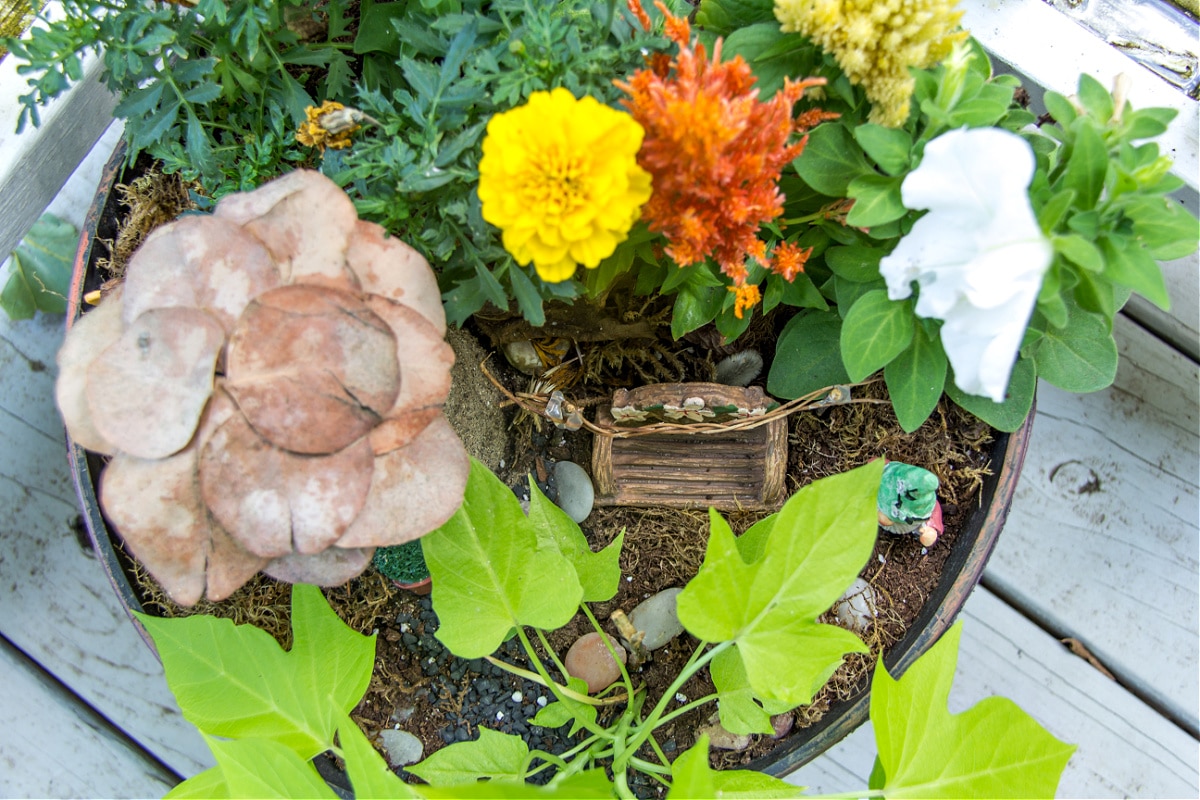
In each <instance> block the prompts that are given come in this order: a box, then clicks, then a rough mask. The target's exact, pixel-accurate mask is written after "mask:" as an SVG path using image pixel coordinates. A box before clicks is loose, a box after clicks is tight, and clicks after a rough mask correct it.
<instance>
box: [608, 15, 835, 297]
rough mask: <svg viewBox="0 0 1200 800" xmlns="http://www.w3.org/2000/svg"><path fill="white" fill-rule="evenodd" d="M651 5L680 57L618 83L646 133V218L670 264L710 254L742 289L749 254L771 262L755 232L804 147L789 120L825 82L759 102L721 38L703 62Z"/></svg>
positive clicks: (787, 88) (683, 30) (699, 51)
mask: <svg viewBox="0 0 1200 800" xmlns="http://www.w3.org/2000/svg"><path fill="white" fill-rule="evenodd" d="M656 5H657V6H658V7H659V9H660V10H662V12H663V14H664V15H665V16H666V19H667V22H666V30H665V32H666V35H667V36H668V37H669V38H670V39H672V40H673V41H674V42H675V43H676V44H677V45H679V54H678V55H676V56H675V57H674V58H673V59H670V60H669V61H665V62H664V61H663V60H662V59H659V60H657V61H654V62H652V63H651V66H650V67H649V68H647V69H642V70H639V71H637V72H636V73H634V74H633V75H632V76H631V77H630V78H629V80H628V81H625V82H617V86H619V87H620V88H622V89H623V90H624V91H625V92H626V94H627V95H628V96H629V98H628V99H627V100H625V101H624V104H625V106H626V107H627V108H628V109H629V111H630V113H631V114H632V115H633V118H634V119H635V120H637V121H638V123H640V124H641V126H642V127H643V128H645V130H646V141H645V143H644V144H643V145H642V149H641V152H640V153H639V154H638V162H639V163H640V164H641V165H642V166H643V167H645V168H646V169H647V170H648V171H649V172H650V174H651V175H653V176H654V194H653V195H652V196H651V197H650V202H649V203H647V204H646V207H645V209H644V210H643V212H642V216H643V218H644V219H645V220H646V221H647V222H648V223H649V226H650V229H651V230H652V231H655V232H657V233H662V234H664V235H665V237H666V239H667V242H668V245H667V247H666V249H665V251H666V254H667V255H668V256H670V257H671V258H672V259H673V260H674V261H675V263H677V264H679V265H680V266H688V265H690V264H695V263H698V262H700V261H703V260H704V259H705V258H708V257H711V258H713V259H715V260H716V262H717V263H718V264H719V265H720V267H721V271H722V272H724V273H725V274H726V275H728V276H729V277H730V278H731V279H732V280H733V282H734V285H735V286H741V285H743V284H744V283H745V280H746V276H747V266H746V259H747V258H753V259H755V260H756V261H758V262H759V263H761V264H763V265H764V266H766V267H771V263H770V262H771V259H770V257H769V256H768V255H767V253H766V246H765V245H764V243H763V242H762V241H760V240H759V238H758V228H759V226H760V225H761V224H762V223H764V222H768V221H770V220H772V219H774V218H776V217H777V216H779V214H780V213H782V211H783V201H784V197H783V194H782V193H781V192H780V191H779V186H778V182H779V177H780V173H781V172H782V170H783V168H784V166H785V165H787V164H789V163H790V162H791V161H792V160H793V159H795V158H796V157H797V156H799V155H800V153H801V151H802V150H803V149H804V141H805V140H804V139H800V140H799V141H796V142H791V139H792V135H793V133H796V132H798V131H803V130H806V127H801V126H800V125H799V124H798V122H797V121H796V120H794V119H793V118H792V107H793V105H794V104H795V103H796V101H797V100H799V99H800V97H801V96H802V95H803V94H804V92H805V90H806V89H808V88H809V87H812V86H817V85H821V84H823V83H824V80H823V79H808V80H803V81H792V80H787V81H785V85H784V87H783V89H781V90H780V91H779V92H778V93H776V95H775V96H774V97H773V98H771V99H770V100H768V101H765V102H764V101H760V100H759V99H758V90H757V89H755V87H754V83H755V78H754V75H753V73H752V72H751V70H750V66H749V65H748V64H747V63H746V62H745V61H744V60H743V59H742V58H741V56H736V57H734V58H733V59H732V60H730V61H728V62H726V63H721V41H720V40H717V43H716V44H715V45H714V46H713V53H712V59H711V60H709V58H708V54H707V52H706V50H705V47H704V45H702V44H700V43H696V44H695V45H692V44H691V43H690V38H691V31H690V28H689V26H688V23H687V20H685V19H681V18H678V17H673V16H671V14H670V13H669V12H668V11H667V9H666V7H665V6H663V4H662V3H657V4H656ZM630 7H631V8H633V9H634V11H635V13H637V10H638V9H640V7H641V6H640V3H638V0H632V1H631V2H630ZM824 118H828V115H825V116H821V117H820V118H819V119H816V120H815V121H811V124H814V125H815V124H816V122H819V121H820V119H824ZM793 275H794V271H793ZM740 298H741V295H739V300H740ZM739 316H740V315H739Z"/></svg>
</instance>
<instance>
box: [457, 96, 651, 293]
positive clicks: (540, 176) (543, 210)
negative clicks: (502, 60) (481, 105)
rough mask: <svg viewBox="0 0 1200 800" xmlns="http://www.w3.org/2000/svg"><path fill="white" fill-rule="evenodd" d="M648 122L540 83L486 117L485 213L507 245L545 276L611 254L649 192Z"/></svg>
mask: <svg viewBox="0 0 1200 800" xmlns="http://www.w3.org/2000/svg"><path fill="white" fill-rule="evenodd" d="M641 143H642V128H641V126H639V125H638V124H637V123H636V122H634V121H633V119H632V118H631V117H630V116H629V115H628V114H625V113H622V112H620V111H616V110H614V109H611V108H609V107H607V106H605V105H602V104H601V103H599V102H598V101H597V100H595V98H592V97H584V98H582V99H579V100H577V99H575V97H574V95H572V94H571V93H570V92H569V91H567V90H566V89H562V88H559V89H555V90H553V91H550V92H534V93H533V94H532V95H531V96H530V98H529V102H528V103H526V104H525V105H523V106H519V107H517V108H514V109H512V110H511V111H507V112H505V113H503V114H497V115H495V116H494V117H492V119H491V121H490V122H489V123H488V126H487V136H486V138H485V139H484V141H483V157H482V158H481V159H480V161H479V199H480V200H481V201H482V203H483V218H484V219H485V220H487V221H488V222H490V223H491V224H492V225H495V226H496V227H498V228H500V229H501V231H502V232H503V242H504V249H506V250H507V251H508V252H509V253H511V254H512V256H513V258H514V259H516V261H517V263H518V264H521V265H522V266H524V265H527V264H529V263H530V262H533V265H534V267H535V268H536V269H537V272H538V275H540V276H541V277H542V279H543V280H545V281H550V282H558V281H565V280H567V279H568V278H570V277H571V276H572V275H573V274H574V273H575V267H576V265H578V264H583V265H584V266H585V267H588V268H594V267H597V266H599V264H600V262H601V261H602V260H603V259H605V258H607V257H608V256H610V255H612V253H613V251H614V250H615V249H616V247H617V245H618V244H620V243H621V242H622V241H624V240H625V238H626V237H627V236H628V234H629V229H630V228H631V227H632V226H633V223H634V222H636V221H637V218H638V214H639V213H640V210H641V207H642V204H643V203H645V202H646V200H647V199H648V198H649V197H650V175H649V174H648V173H647V172H646V171H645V170H643V169H642V168H641V167H639V166H638V164H637V151H638V147H639V146H640V145H641Z"/></svg>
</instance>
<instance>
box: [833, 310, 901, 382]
mask: <svg viewBox="0 0 1200 800" xmlns="http://www.w3.org/2000/svg"><path fill="white" fill-rule="evenodd" d="M910 306H911V303H909V302H907V301H895V300H891V299H889V298H888V293H887V290H886V289H875V290H872V291H870V292H867V293H866V294H864V295H863V296H862V297H860V298H859V299H858V300H857V301H856V302H855V303H854V305H853V306H851V308H850V313H848V314H847V315H846V320H845V322H843V323H842V336H841V348H842V361H843V362H844V363H845V365H846V373H847V374H848V375H849V376H850V380H852V381H861V380H862V379H863V378H865V377H867V376H868V375H870V374H871V373H872V372H874V371H875V370H877V369H879V368H881V367H883V366H886V365H887V364H888V362H890V361H891V360H892V359H893V358H895V357H896V356H898V355H900V354H901V353H902V352H904V350H905V349H906V348H907V347H908V345H909V343H910V342H911V341H912V337H913V326H914V323H913V313H912V309H911V308H910Z"/></svg>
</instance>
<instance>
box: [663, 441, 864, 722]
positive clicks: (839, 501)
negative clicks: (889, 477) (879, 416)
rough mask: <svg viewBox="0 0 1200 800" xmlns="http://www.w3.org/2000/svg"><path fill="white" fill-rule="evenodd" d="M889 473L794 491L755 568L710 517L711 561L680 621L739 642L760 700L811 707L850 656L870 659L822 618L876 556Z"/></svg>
mask: <svg viewBox="0 0 1200 800" xmlns="http://www.w3.org/2000/svg"><path fill="white" fill-rule="evenodd" d="M882 470H883V465H882V462H880V461H875V462H872V463H871V464H867V465H865V466H863V467H859V468H858V469H855V470H851V471H850V472H846V473H843V474H841V475H835V476H832V477H829V478H824V479H822V480H819V481H816V482H815V483H812V484H810V485H809V486H806V487H805V488H803V489H801V490H800V491H799V492H797V493H796V494H794V495H793V496H792V497H791V498H790V499H789V500H788V501H787V503H785V504H784V506H783V508H782V509H781V510H780V511H779V515H778V517H777V518H776V520H775V522H774V524H773V527H772V530H771V532H770V535H769V536H768V537H767V543H766V547H765V552H764V554H763V556H762V558H761V559H760V560H758V561H755V562H754V563H752V564H747V563H746V562H745V561H744V560H743V558H742V555H741V552H740V551H739V549H738V547H737V543H736V540H735V538H734V536H733V532H732V531H731V530H730V529H729V525H728V524H727V523H726V522H725V521H724V519H722V518H721V516H720V515H719V514H717V513H716V512H715V511H713V512H711V513H710V521H711V524H712V530H711V533H710V535H709V540H708V548H707V550H706V552H705V556H704V563H703V564H702V565H701V567H700V571H699V573H698V574H697V575H696V577H695V578H693V579H692V581H691V582H689V583H688V585H687V586H686V587H684V590H683V591H682V592H681V593H680V595H679V599H678V601H677V602H678V611H679V621H680V622H681V623H683V626H684V627H685V628H686V629H687V630H688V631H689V632H690V633H692V634H693V635H694V636H696V637H697V638H699V639H701V640H704V641H709V642H725V641H733V642H735V643H736V644H737V646H738V650H739V652H740V654H741V657H742V661H743V664H744V665H745V668H746V675H747V678H748V679H749V682H750V686H751V687H752V689H753V690H754V694H755V695H756V696H758V697H761V698H763V699H764V700H777V701H780V702H785V703H789V704H791V705H800V704H803V703H808V702H810V701H811V700H812V693H813V692H814V691H815V690H816V689H817V688H819V686H820V682H823V680H824V679H825V678H827V677H828V675H829V674H830V673H831V672H832V670H833V669H834V668H836V667H837V665H838V664H840V663H841V660H842V657H843V656H844V655H845V654H846V653H852V652H854V653H860V652H866V646H865V645H864V644H863V643H862V642H861V641H860V640H859V639H858V637H856V636H854V635H853V634H851V633H849V632H848V631H845V630H842V629H841V628H838V627H836V626H832V625H823V624H821V623H818V622H817V621H816V619H817V617H818V616H820V615H821V614H822V613H824V612H825V611H826V610H827V609H828V608H829V606H830V605H832V604H833V602H834V601H835V600H837V598H838V597H839V596H840V595H841V593H842V592H843V591H844V590H845V588H846V587H847V586H849V585H850V583H851V581H853V580H854V577H855V576H856V575H857V574H858V571H859V569H861V568H862V565H863V564H864V563H865V562H866V560H867V558H868V557H869V556H870V554H871V549H872V547H873V546H874V543H875V535H876V531H877V529H878V522H877V519H876V510H875V495H876V493H877V492H878V490H879V480H880V476H881V474H882Z"/></svg>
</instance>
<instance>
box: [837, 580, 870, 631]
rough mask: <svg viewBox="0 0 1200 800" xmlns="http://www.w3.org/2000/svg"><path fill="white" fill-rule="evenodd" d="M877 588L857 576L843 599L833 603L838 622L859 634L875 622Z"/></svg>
mask: <svg viewBox="0 0 1200 800" xmlns="http://www.w3.org/2000/svg"><path fill="white" fill-rule="evenodd" d="M875 609H876V606H875V590H874V589H872V588H871V584H869V583H867V582H866V581H865V580H863V579H862V578H855V579H854V583H852V584H850V588H849V589H847V590H846V592H845V594H843V595H842V597H841V599H840V600H838V601H837V602H836V603H834V605H833V613H834V614H836V615H837V620H838V624H839V625H841V626H842V627H843V628H845V629H846V630H849V631H853V632H854V633H857V634H859V635H862V634H864V633H866V632H867V629H868V628H870V627H871V624H872V623H874V622H875V615H876V610H875Z"/></svg>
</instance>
